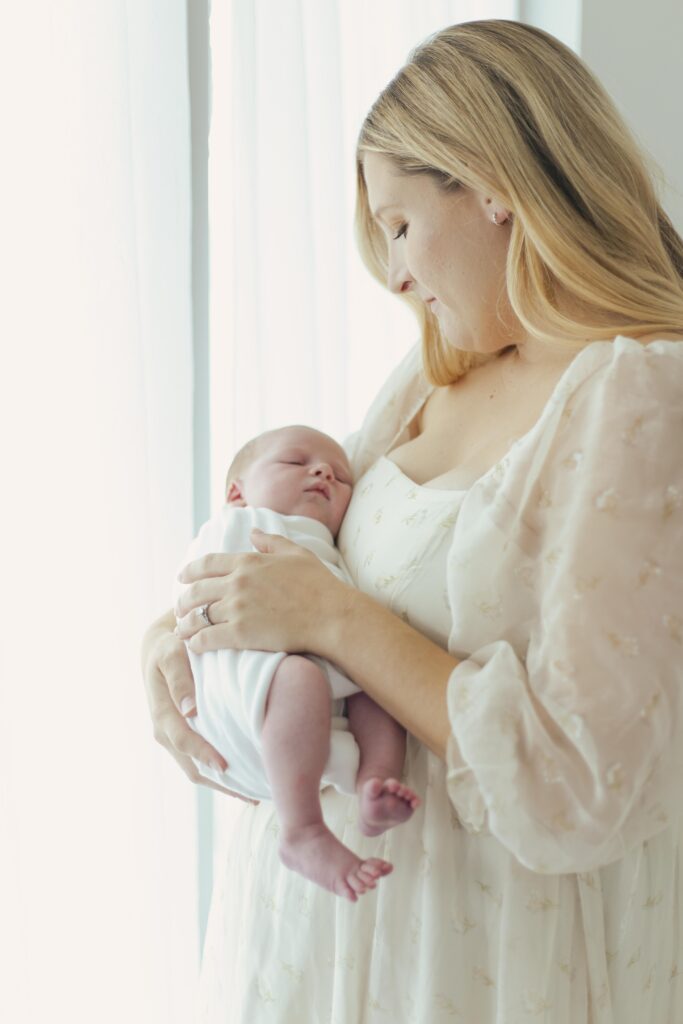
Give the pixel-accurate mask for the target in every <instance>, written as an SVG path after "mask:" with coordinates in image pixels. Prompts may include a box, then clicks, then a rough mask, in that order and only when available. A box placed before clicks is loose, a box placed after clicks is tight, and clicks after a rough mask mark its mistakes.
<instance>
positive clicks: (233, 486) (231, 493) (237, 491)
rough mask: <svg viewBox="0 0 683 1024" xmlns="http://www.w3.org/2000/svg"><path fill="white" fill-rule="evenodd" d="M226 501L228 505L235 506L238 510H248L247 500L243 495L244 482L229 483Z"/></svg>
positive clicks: (233, 481) (232, 481) (231, 481)
mask: <svg viewBox="0 0 683 1024" xmlns="http://www.w3.org/2000/svg"><path fill="white" fill-rule="evenodd" d="M225 501H226V503H227V504H228V505H234V506H236V507H237V508H246V505H247V503H246V500H245V498H244V494H243V493H242V481H241V480H230V481H228V487H227V490H226V492H225Z"/></svg>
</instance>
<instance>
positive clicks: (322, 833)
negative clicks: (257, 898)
mask: <svg viewBox="0 0 683 1024" xmlns="http://www.w3.org/2000/svg"><path fill="white" fill-rule="evenodd" d="M283 833H284V838H283V840H282V842H281V843H280V859H281V861H282V863H283V864H284V865H285V866H286V867H288V868H291V870H292V871H298V872H299V874H300V875H303V876H304V878H309V879H310V880H311V881H312V882H315V883H316V884H317V885H321V886H322V887H323V889H327V890H328V891H329V892H333V893H336V895H337V896H345V897H346V899H347V900H350V901H351V902H352V903H355V902H356V900H357V899H358V897H359V896H362V895H363V893H365V892H367V891H368V889H374V888H375V886H376V885H377V881H378V879H379V878H381V877H382V876H383V875H388V874H389V873H390V872H391V871H393V870H394V869H393V865H391V864H389V862H388V861H386V860H379V859H378V858H377V857H370V859H369V860H361V859H360V857H357V856H356V855H355V853H352V852H351V850H349V849H348V847H346V846H344V844H343V843H340V842H339V840H338V839H337V838H336V837H335V836H334V835H333V834H332V833H331V832H330V830H329V829H328V828H327V826H326V825H324V824H323V823H322V822H320V823H319V824H315V825H305V826H302V827H301V828H297V829H288V830H284V829H283Z"/></svg>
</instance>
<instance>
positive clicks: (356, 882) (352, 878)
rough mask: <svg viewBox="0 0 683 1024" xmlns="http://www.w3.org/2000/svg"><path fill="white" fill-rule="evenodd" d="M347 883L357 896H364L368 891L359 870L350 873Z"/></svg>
mask: <svg viewBox="0 0 683 1024" xmlns="http://www.w3.org/2000/svg"><path fill="white" fill-rule="evenodd" d="M346 881H347V883H348V885H350V887H351V888H352V889H353V891H354V893H356V895H357V896H362V895H363V893H365V892H367V891H368V887H367V884H366V883H365V882H364V881H363V880H362V878H360V876H359V873H358V871H357V870H355V871H351V872H349V874H348V875H347V876H346Z"/></svg>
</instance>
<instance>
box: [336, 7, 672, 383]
mask: <svg viewBox="0 0 683 1024" xmlns="http://www.w3.org/2000/svg"><path fill="white" fill-rule="evenodd" d="M366 152H374V153H379V154H382V155H384V156H386V157H388V158H390V159H391V160H392V162H393V163H394V164H395V165H396V167H397V168H398V169H399V170H400V171H402V172H403V173H405V174H422V173H428V174H430V175H432V176H433V177H435V178H436V180H437V182H438V183H439V184H440V186H442V187H443V188H444V189H445V190H448V189H449V188H451V187H453V186H454V185H458V184H462V185H465V186H466V187H468V188H471V189H475V190H477V191H480V192H484V193H487V194H489V195H491V196H493V197H495V199H496V200H498V201H499V202H501V203H502V204H503V205H504V206H505V207H506V208H507V209H509V210H510V212H511V214H512V227H511V231H510V244H509V249H508V256H507V267H506V285H507V293H508V297H509V300H510V304H511V307H512V309H513V311H514V313H515V314H516V316H517V318H518V319H519V321H520V322H521V324H522V326H523V328H524V329H525V330H526V331H528V332H529V333H530V334H531V335H533V336H534V337H536V338H538V339H540V340H542V341H545V342H546V343H547V344H553V345H555V346H556V347H557V346H564V347H565V348H567V349H568V350H570V351H571V350H574V351H578V350H579V349H581V348H583V347H584V345H586V344H588V343H589V342H590V341H593V340H612V339H613V338H614V337H615V335H617V334H619V333H623V332H624V331H626V332H627V333H629V334H631V336H634V337H635V336H638V335H645V334H650V333H654V332H662V333H683V241H682V240H681V238H680V236H679V235H678V234H677V232H676V231H675V230H674V228H673V226H672V224H671V222H670V220H669V218H668V217H667V215H666V214H665V213H664V211H663V210H662V208H661V206H660V204H659V202H658V199H657V195H656V192H655V188H654V184H653V178H652V174H651V172H650V170H649V169H648V162H647V158H646V157H645V155H644V154H643V153H642V152H641V150H640V149H639V147H638V145H637V144H636V142H635V140H634V138H633V137H632V135H631V133H630V131H629V130H628V128H627V127H626V125H625V124H624V122H623V120H622V118H621V117H620V115H619V113H618V112H617V110H616V108H615V106H614V104H613V102H612V101H611V99H610V98H609V96H608V95H607V93H606V92H605V91H604V89H603V88H602V86H601V85H600V84H599V82H598V81H597V80H596V79H595V77H594V76H593V74H592V73H591V72H590V71H589V70H588V68H587V67H586V66H585V64H584V63H583V62H582V61H581V60H580V59H579V58H578V57H577V56H576V54H574V53H573V52H572V51H571V50H570V49H569V48H568V47H566V46H564V45H563V44H562V43H560V42H559V41H558V40H557V39H555V38H554V37H553V36H551V35H549V34H548V33H547V32H543V31H541V30H540V29H537V28H534V27H532V26H530V25H523V24H521V23H519V22H514V21H502V20H490V21H476V22H467V23H464V24H461V25H454V26H452V27H451V28H446V29H444V30H443V31H441V32H438V33H436V34H435V35H433V36H431V37H430V38H428V39H427V40H426V41H425V42H424V43H422V44H421V45H420V46H418V47H417V48H416V49H415V50H414V51H413V52H412V54H411V55H410V58H409V61H408V63H407V64H406V65H405V66H404V67H403V68H401V70H400V71H399V72H398V74H397V75H396V77H395V78H394V79H393V80H392V81H391V82H390V83H389V85H387V86H386V88H385V89H384V91H383V92H382V93H381V94H380V96H379V97H378V99H377V100H376V102H375V103H374V105H373V107H372V109H371V110H370V112H369V114H368V115H367V117H366V119H365V122H364V124H363V126H362V128H361V132H360V136H359V140H358V152H357V178H358V193H357V204H356V231H357V236H358V241H359V246H360V249H361V254H362V256H363V258H364V260H365V263H366V264H367V266H368V268H369V269H370V271H371V272H372V273H373V274H374V276H375V277H377V278H378V279H379V280H380V281H382V282H383V283H385V284H386V279H387V248H386V241H385V238H384V235H383V233H382V231H381V230H380V228H379V227H378V225H377V224H376V222H375V221H374V219H373V218H372V215H371V212H370V209H369V205H368V198H367V189H366V186H365V179H364V174H363V155H364V153H366ZM558 292H559V293H561V301H560V295H558ZM404 297H405V299H406V301H408V302H409V303H410V305H411V306H412V307H413V309H414V310H415V312H416V314H417V316H418V320H419V321H420V323H421V329H422V339H423V358H424V365H425V371H426V373H427V376H428V377H429V379H430V380H431V381H432V383H434V384H437V385H441V384H448V383H452V382H453V381H454V380H456V379H457V378H458V377H459V376H461V375H462V374H463V373H465V372H466V371H467V370H468V369H470V368H471V367H472V366H473V365H477V364H478V363H481V362H484V361H487V359H489V358H491V357H490V356H481V355H476V354H473V353H470V352H464V351H462V350H459V349H457V348H455V347H453V346H452V345H449V344H448V342H447V341H446V340H445V339H444V338H443V337H442V336H441V334H440V332H439V326H438V322H437V320H436V318H435V317H434V316H433V315H432V314H431V313H430V312H429V311H428V310H427V309H426V307H425V305H424V303H422V302H421V301H420V300H419V299H417V297H416V296H414V295H411V293H410V292H408V293H406V294H405V296H404ZM567 300H569V304H570V305H574V304H576V306H577V308H578V309H580V310H581V313H580V314H576V316H572V315H568V314H567V312H566V309H567V308H568V307H567V305H566V302H567ZM562 303H565V312H562V311H561V309H560V305H561V304H562Z"/></svg>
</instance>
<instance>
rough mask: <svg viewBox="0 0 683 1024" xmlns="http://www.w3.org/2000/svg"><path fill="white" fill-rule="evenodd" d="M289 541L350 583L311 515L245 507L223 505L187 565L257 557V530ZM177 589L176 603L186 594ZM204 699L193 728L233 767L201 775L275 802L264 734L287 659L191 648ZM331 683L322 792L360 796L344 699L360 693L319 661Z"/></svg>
mask: <svg viewBox="0 0 683 1024" xmlns="http://www.w3.org/2000/svg"><path fill="white" fill-rule="evenodd" d="M255 528H257V529H259V530H263V532H264V533H274V534H278V535H280V536H282V537H288V538H289V539H290V540H292V541H295V542H296V543H297V544H300V545H301V546H302V547H305V548H307V549H308V550H309V551H311V552H313V554H314V555H317V557H318V558H319V559H320V560H321V561H322V562H324V564H325V565H326V566H327V567H328V569H330V571H331V572H333V573H335V575H337V576H338V577H339V578H340V579H343V580H345V581H346V582H350V579H349V576H348V573H347V571H346V569H345V568H344V565H343V561H342V559H341V556H340V554H339V551H338V550H337V548H336V547H335V546H334V539H333V537H332V534H331V533H330V531H329V530H328V528H327V527H326V526H325V525H324V524H323V523H320V522H318V521H317V520H315V519H311V518H310V517H309V516H284V515H281V514H280V513H279V512H273V511H271V510H270V509H267V508H238V507H232V506H230V505H223V506H222V507H221V509H220V510H219V511H218V512H217V513H216V515H215V516H214V517H213V518H212V519H210V520H209V521H208V522H207V523H204V525H203V526H202V528H201V530H200V531H199V533H198V535H197V537H196V538H195V539H194V541H193V542H192V544H191V546H190V548H189V550H188V552H187V555H186V556H185V558H184V560H183V563H182V564H183V565H186V564H187V562H190V561H192V560H193V559H195V558H199V557H200V556H201V555H204V554H210V553H212V552H233V553H239V552H243V551H254V550H255V548H254V546H253V545H252V543H251V540H250V536H249V535H250V533H251V531H252V530H253V529H255ZM184 589H185V588H184V586H183V585H182V584H177V586H176V590H175V593H174V600H175V599H176V598H177V597H178V595H179V594H180V593H181V592H182V591H183V590H184ZM188 654H189V656H190V664H191V666H192V675H193V677H194V682H195V687H196V693H197V715H196V716H195V717H192V718H188V719H187V721H188V722H189V724H190V725H191V726H192V727H193V729H195V731H196V732H198V733H199V734H200V735H201V736H203V737H204V738H205V739H206V740H208V741H209V743H211V745H212V746H213V747H215V748H216V750H218V751H219V753H221V754H222V755H223V757H224V758H225V759H226V761H227V762H228V770H227V772H216V771H213V770H212V769H211V768H208V767H207V766H206V765H203V764H201V763H200V762H198V761H197V762H195V764H196V765H197V768H198V769H199V771H200V773H201V775H202V776H203V777H204V778H206V779H211V780H212V781H214V782H218V783H219V784H220V785H222V786H226V787H227V788H228V789H231V790H233V791H234V792H237V793H241V794H242V795H243V796H246V797H250V798H251V799H254V800H269V799H270V797H271V794H270V786H269V784H268V779H267V777H266V774H265V771H264V769H263V762H262V746H261V732H262V729H263V721H264V716H265V706H266V700H267V698H268V691H269V689H270V684H271V682H272V679H273V676H274V675H275V672H276V669H277V667H278V665H279V664H280V662H281V661H282V659H283V658H285V657H286V656H287V655H286V654H285V653H283V652H279V653H270V652H267V651H228V650H222V651H206V652H205V653H203V654H195V653H194V652H193V651H191V650H189V648H188ZM311 660H313V661H315V663H316V664H317V665H319V666H320V668H321V669H322V670H323V672H324V673H325V675H326V676H327V679H328V682H329V684H330V697H331V700H332V701H333V704H332V731H331V735H330V754H329V758H328V760H327V764H326V766H325V770H324V772H323V777H322V782H321V786H328V785H332V786H335V787H336V788H337V789H339V790H340V792H344V793H349V794H352V793H355V779H356V775H357V772H358V761H359V750H358V745H357V743H356V740H355V738H354V736H353V734H352V733H351V732H350V731H349V723H348V719H347V718H345V717H344V716H343V699H344V698H345V697H349V696H351V694H353V693H358V692H359V688H358V687H357V686H356V685H355V684H354V683H352V682H351V681H350V680H349V679H347V677H346V676H344V675H342V673H341V672H339V670H338V669H337V668H335V666H334V665H332V664H331V663H330V662H329V661H325V660H323V659H321V658H315V657H314V658H312V659H311Z"/></svg>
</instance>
